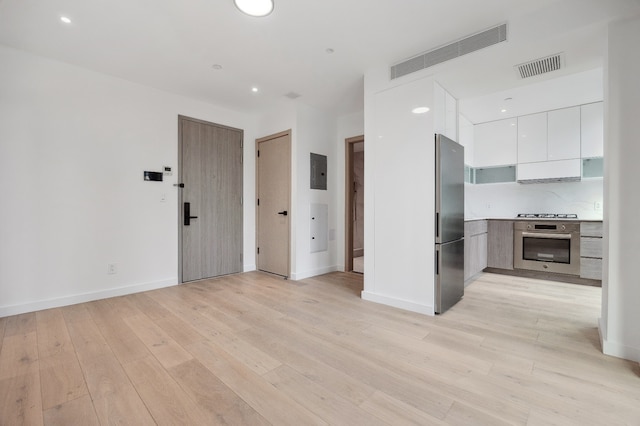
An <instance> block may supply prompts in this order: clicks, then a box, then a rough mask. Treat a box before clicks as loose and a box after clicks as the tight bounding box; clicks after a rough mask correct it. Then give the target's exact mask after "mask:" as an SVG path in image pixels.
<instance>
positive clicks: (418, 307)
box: [361, 291, 435, 316]
mask: <svg viewBox="0 0 640 426" xmlns="http://www.w3.org/2000/svg"><path fill="white" fill-rule="evenodd" d="M361 296H362V299H364V300H368V301H369V302H375V303H380V304H382V305H388V306H393V307H394V308H400V309H404V310H405V311H411V312H417V313H419V314H424V315H431V316H433V315H435V309H434V307H433V306H428V305H422V304H419V303H415V302H411V301H409V300H403V299H397V298H395V297H389V296H383V295H381V294H376V293H371V292H369V291H363V292H362V293H361Z"/></svg>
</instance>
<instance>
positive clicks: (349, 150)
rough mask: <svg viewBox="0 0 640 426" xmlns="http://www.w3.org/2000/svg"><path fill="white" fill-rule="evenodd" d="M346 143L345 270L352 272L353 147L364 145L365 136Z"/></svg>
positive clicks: (348, 140) (352, 138)
mask: <svg viewBox="0 0 640 426" xmlns="http://www.w3.org/2000/svg"><path fill="white" fill-rule="evenodd" d="M344 142H345V155H344V165H345V172H344V194H345V201H344V212H345V215H344V237H345V238H344V270H345V272H351V271H353V201H354V200H353V191H352V189H353V186H352V185H353V184H352V182H353V146H354V145H355V144H357V143H359V142H363V143H364V135H360V136H353V137H351V138H346V139H345V140H344ZM365 214H366V213H365Z"/></svg>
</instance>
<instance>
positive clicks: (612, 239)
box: [600, 16, 640, 361]
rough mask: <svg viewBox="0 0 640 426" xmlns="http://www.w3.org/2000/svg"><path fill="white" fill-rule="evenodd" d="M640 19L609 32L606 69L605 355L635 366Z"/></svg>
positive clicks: (638, 350)
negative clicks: (630, 362) (639, 45)
mask: <svg viewBox="0 0 640 426" xmlns="http://www.w3.org/2000/svg"><path fill="white" fill-rule="evenodd" d="M638 40H640V17H638V16H636V17H635V18H633V19H630V20H627V21H622V22H617V23H613V24H611V25H610V27H609V40H608V58H607V63H606V68H605V77H606V78H605V81H606V82H607V85H606V86H605V99H604V102H605V135H606V142H605V153H604V158H605V178H604V179H605V180H604V181H605V187H604V194H605V195H604V202H605V205H606V206H607V209H606V211H605V215H604V232H605V233H604V259H603V263H604V265H605V268H604V279H603V283H602V293H603V298H602V318H601V323H600V333H601V337H602V343H603V350H604V353H606V354H609V355H614V356H618V357H622V358H627V359H632V360H635V361H640V327H639V326H638V325H639V324H640V309H639V308H640V278H639V274H638V270H639V269H638V259H640V231H639V229H640V228H639V227H638V210H640V191H638V177H637V176H638V159H640V144H639V143H638V141H640V127H638V117H640V104H639V103H638V100H639V99H640V84H638V76H639V75H640V50H638V48H637V42H638Z"/></svg>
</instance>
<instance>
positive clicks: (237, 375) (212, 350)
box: [189, 342, 327, 425]
mask: <svg viewBox="0 0 640 426" xmlns="http://www.w3.org/2000/svg"><path fill="white" fill-rule="evenodd" d="M189 350H190V351H191V353H193V354H194V356H196V357H197V358H198V359H199V360H200V362H201V363H202V364H203V365H204V366H205V367H206V368H207V369H209V370H210V371H211V372H212V373H213V374H215V375H216V376H217V377H218V378H219V379H220V380H221V381H222V382H223V383H224V384H225V385H227V386H228V387H229V388H230V389H231V390H233V391H234V392H235V393H236V394H238V396H240V397H241V398H242V399H244V400H245V401H246V402H247V403H248V404H249V405H250V406H251V407H253V409H254V410H256V411H257V412H258V413H260V415H262V416H263V417H264V418H265V419H266V420H267V421H268V422H271V423H272V424H278V425H301V424H304V425H323V424H327V423H326V422H324V421H323V420H322V419H320V418H319V417H318V416H316V415H315V414H313V413H312V412H311V411H309V410H307V409H306V408H304V407H302V406H301V405H300V404H298V403H296V402H295V401H294V400H293V399H291V398H290V397H289V396H287V395H285V394H283V393H282V392H279V391H278V390H277V389H276V388H275V387H274V386H273V385H271V384H270V383H269V382H267V381H266V380H265V379H264V378H263V377H261V376H259V375H258V374H256V373H254V372H253V371H252V370H250V369H249V368H248V367H246V366H245V365H244V364H243V363H241V362H239V361H236V360H235V359H233V358H232V357H231V356H230V355H229V354H228V353H226V352H225V351H223V350H222V349H220V348H218V347H217V346H216V345H214V344H212V343H209V342H199V343H195V344H193V345H191V346H189ZM282 407H287V408H286V410H283V409H282Z"/></svg>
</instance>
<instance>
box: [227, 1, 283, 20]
mask: <svg viewBox="0 0 640 426" xmlns="http://www.w3.org/2000/svg"><path fill="white" fill-rule="evenodd" d="M233 3H234V4H235V5H236V7H237V8H238V9H239V10H240V12H242V13H246V14H247V15H249V16H267V15H268V14H270V13H271V12H273V0H233Z"/></svg>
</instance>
